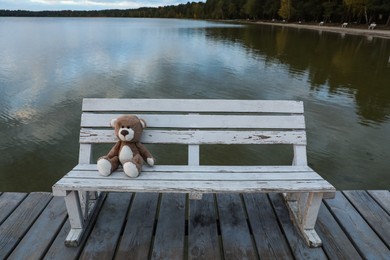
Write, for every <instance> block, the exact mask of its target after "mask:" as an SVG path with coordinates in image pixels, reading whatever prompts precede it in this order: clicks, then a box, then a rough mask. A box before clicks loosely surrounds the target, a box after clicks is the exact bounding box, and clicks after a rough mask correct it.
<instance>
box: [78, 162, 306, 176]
mask: <svg viewBox="0 0 390 260" xmlns="http://www.w3.org/2000/svg"><path fill="white" fill-rule="evenodd" d="M96 167H97V166H96V164H79V165H77V166H76V167H74V169H73V170H77V171H95V170H96V169H97V168H96ZM312 171H313V170H312V169H311V168H310V167H309V166H291V165H285V166H230V165H226V166H223V165H218V166H214V165H199V166H191V165H155V166H153V167H150V166H147V165H144V166H143V168H142V172H224V173H229V172H233V173H234V172H244V173H245V172H274V173H279V172H280V173H283V172H289V173H292V174H294V173H295V172H312Z"/></svg>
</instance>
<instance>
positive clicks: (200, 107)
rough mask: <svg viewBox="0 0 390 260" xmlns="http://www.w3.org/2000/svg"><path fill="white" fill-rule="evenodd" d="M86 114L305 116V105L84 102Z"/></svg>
mask: <svg viewBox="0 0 390 260" xmlns="http://www.w3.org/2000/svg"><path fill="white" fill-rule="evenodd" d="M82 109H83V111H164V112H177V111H180V112H236V113H241V112H262V113H269V112H273V113H303V102H301V101H288V100H218V99H115V98H104V99H102V98H85V99H83V108H82Z"/></svg>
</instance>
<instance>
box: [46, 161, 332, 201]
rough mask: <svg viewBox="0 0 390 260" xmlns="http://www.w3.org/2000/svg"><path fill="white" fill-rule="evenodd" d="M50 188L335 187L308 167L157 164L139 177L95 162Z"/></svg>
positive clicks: (59, 191)
mask: <svg viewBox="0 0 390 260" xmlns="http://www.w3.org/2000/svg"><path fill="white" fill-rule="evenodd" d="M53 188H54V190H55V194H54V195H57V196H65V195H66V192H67V191H70V190H78V191H116V192H168V193H169V192H175V193H191V192H193V193H229V192H236V193H254V192H304V191H307V192H322V193H324V194H326V193H329V196H332V195H333V194H334V187H333V186H332V185H330V184H329V183H328V182H327V181H325V180H324V179H323V178H322V177H321V176H320V175H318V174H317V173H316V172H314V171H313V170H312V169H311V168H310V167H308V166H188V165H156V166H154V167H149V166H144V167H143V169H142V173H141V175H140V176H139V177H137V178H135V179H130V178H129V177H127V176H126V175H125V174H124V173H123V171H122V170H121V169H119V170H117V171H115V172H114V173H112V174H111V175H110V176H108V177H104V176H101V175H100V174H99V172H98V171H97V168H96V164H84V165H82V164H81V165H78V166H76V167H75V168H74V169H73V170H72V171H70V172H69V173H68V174H66V175H65V176H64V177H63V178H62V179H61V180H60V181H58V182H57V183H56V184H55V185H54V186H53ZM325 196H327V195H325ZM329 196H328V197H329Z"/></svg>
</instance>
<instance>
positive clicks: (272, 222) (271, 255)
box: [243, 193, 293, 259]
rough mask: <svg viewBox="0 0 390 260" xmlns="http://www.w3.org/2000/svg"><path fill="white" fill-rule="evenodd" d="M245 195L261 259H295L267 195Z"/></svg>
mask: <svg viewBox="0 0 390 260" xmlns="http://www.w3.org/2000/svg"><path fill="white" fill-rule="evenodd" d="M243 197H244V201H245V207H246V211H247V214H248V217H249V223H250V225H251V228H252V232H253V236H254V239H255V242H256V246H257V252H258V253H259V256H260V259H293V256H292V254H291V251H290V248H289V246H288V243H287V241H286V239H285V237H284V236H283V233H282V231H281V229H280V227H279V224H278V221H277V217H276V215H275V213H274V211H273V208H272V206H271V204H270V202H269V200H268V197H267V195H266V194H254V193H252V194H244V195H243Z"/></svg>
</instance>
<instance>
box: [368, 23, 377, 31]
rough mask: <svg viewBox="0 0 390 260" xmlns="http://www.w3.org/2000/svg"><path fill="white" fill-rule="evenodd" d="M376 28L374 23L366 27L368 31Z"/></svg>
mask: <svg viewBox="0 0 390 260" xmlns="http://www.w3.org/2000/svg"><path fill="white" fill-rule="evenodd" d="M375 27H376V23H372V24H370V25H369V26H368V30H374V29H375Z"/></svg>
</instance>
